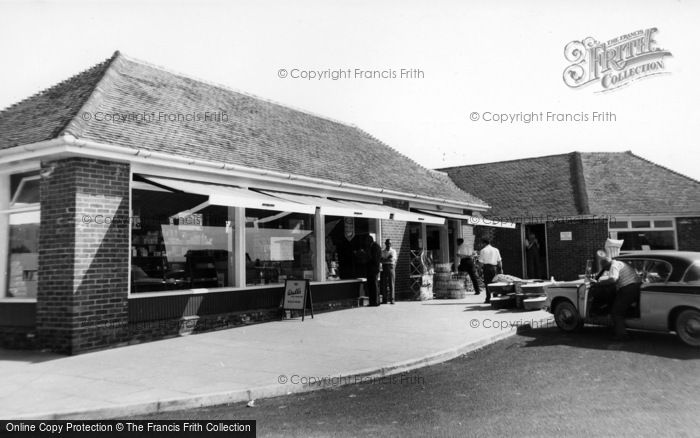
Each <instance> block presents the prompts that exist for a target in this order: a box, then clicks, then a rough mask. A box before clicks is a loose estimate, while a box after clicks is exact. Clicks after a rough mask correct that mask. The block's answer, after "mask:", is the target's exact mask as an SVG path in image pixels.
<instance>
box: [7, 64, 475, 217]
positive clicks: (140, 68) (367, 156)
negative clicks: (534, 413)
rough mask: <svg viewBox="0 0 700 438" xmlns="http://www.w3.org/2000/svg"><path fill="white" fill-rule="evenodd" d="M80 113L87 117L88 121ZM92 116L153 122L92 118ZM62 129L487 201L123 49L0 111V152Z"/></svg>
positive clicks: (367, 143)
mask: <svg viewBox="0 0 700 438" xmlns="http://www.w3.org/2000/svg"><path fill="white" fill-rule="evenodd" d="M207 112H208V113H226V116H227V118H226V119H221V120H219V121H208V122H204V121H178V122H168V121H159V120H157V119H158V117H159V114H160V113H163V114H165V115H166V116H167V115H172V114H175V115H177V114H184V115H191V114H196V113H200V114H204V113H207ZM85 113H90V114H91V115H92V117H90V118H89V120H86V119H87V117H83V116H84V114H85ZM97 113H104V114H111V113H119V114H140V115H143V114H146V115H148V116H150V115H151V114H155V117H153V118H154V119H155V120H150V121H144V120H143V116H141V118H140V119H136V120H131V121H126V122H123V123H117V122H107V121H102V122H100V121H97V120H95V115H96V114H97ZM62 134H71V135H73V136H74V137H76V138H78V139H83V140H92V141H97V142H102V143H107V144H113V145H119V146H126V147H130V148H139V149H147V150H150V151H158V152H162V153H167V154H172V155H178V156H183V157H190V158H195V159H200V160H208V161H216V162H224V163H228V164H235V165H241V166H246V167H250V168H254V169H265V170H272V171H277V172H283V173H290V174H295V175H301V176H308V177H313V178H322V179H327V180H333V181H342V182H345V183H351V184H357V185H361V186H365V187H375V188H382V189H388V190H394V191H399V192H404V193H412V194H417V195H423V196H429V197H435V198H440V199H449V200H454V201H459V202H462V203H465V204H467V203H468V204H479V205H483V204H484V202H483V201H481V200H480V199H478V198H477V197H475V196H473V195H470V194H468V193H466V192H464V191H462V190H460V189H459V188H458V187H457V186H456V185H455V184H454V183H453V182H452V181H451V180H450V179H449V178H446V177H444V176H441V175H439V174H437V173H436V172H433V171H431V170H429V169H426V168H424V167H422V166H420V165H418V164H417V163H415V162H414V161H412V160H411V159H409V158H407V157H405V156H403V155H401V154H400V153H398V152H397V151H396V150H394V149H392V148H391V147H389V146H387V145H386V144H384V143H382V142H381V141H379V140H377V139H376V138H374V137H372V136H371V135H369V134H367V133H365V132H364V131H362V130H361V129H358V128H356V127H353V126H349V125H346V124H343V123H340V122H337V121H333V120H330V119H327V118H324V117H320V116H317V115H312V114H310V113H307V112H304V111H300V110H296V109H291V108H288V107H285V106H283V105H279V104H276V103H272V102H269V101H267V100H264V99H260V98H257V97H253V96H250V95H247V94H243V93H240V92H236V91H233V90H230V89H227V88H225V87H222V86H218V85H212V84H209V83H205V82H202V81H199V80H195V79H191V78H188V77H185V76H183V75H180V74H176V73H172V72H169V71H166V70H164V69H162V68H159V67H155V66H152V65H150V64H147V63H144V62H140V61H136V60H133V59H131V58H128V57H126V56H124V55H121V54H120V53H119V52H116V53H115V54H114V56H113V57H112V58H111V59H110V60H108V61H106V62H104V63H102V64H100V65H98V66H95V67H93V68H91V69H90V70H87V71H85V72H83V73H81V74H79V75H77V76H75V77H73V78H71V79H69V80H67V81H65V82H62V83H60V84H58V85H56V86H54V87H52V88H50V89H48V90H46V91H43V92H41V93H39V94H37V95H35V96H32V97H30V98H28V99H26V100H24V101H23V102H20V103H18V104H16V105H13V106H11V107H9V108H8V109H6V110H4V111H2V112H0V149H4V148H9V147H12V146H16V145H22V144H29V143H34V142H38V141H42V140H48V139H51V138H54V137H57V136H59V135H62Z"/></svg>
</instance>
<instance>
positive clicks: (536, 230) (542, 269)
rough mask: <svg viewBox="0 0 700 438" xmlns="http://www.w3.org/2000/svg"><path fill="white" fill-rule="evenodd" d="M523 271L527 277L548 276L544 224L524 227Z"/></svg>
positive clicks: (541, 277)
mask: <svg viewBox="0 0 700 438" xmlns="http://www.w3.org/2000/svg"><path fill="white" fill-rule="evenodd" d="M524 245H525V251H524V252H525V273H526V274H527V275H526V277H527V278H529V279H534V278H540V279H547V278H549V272H548V269H547V235H546V228H545V225H544V224H531V225H528V226H526V227H525V239H524Z"/></svg>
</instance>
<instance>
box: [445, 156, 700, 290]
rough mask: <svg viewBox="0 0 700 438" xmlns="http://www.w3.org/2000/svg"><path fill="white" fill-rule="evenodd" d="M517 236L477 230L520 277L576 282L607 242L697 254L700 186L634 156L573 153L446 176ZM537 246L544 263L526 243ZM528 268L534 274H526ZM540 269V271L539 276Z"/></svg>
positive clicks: (629, 248) (468, 169) (457, 171)
mask: <svg viewBox="0 0 700 438" xmlns="http://www.w3.org/2000/svg"><path fill="white" fill-rule="evenodd" d="M442 170H443V171H444V172H447V174H448V175H449V176H450V178H452V180H453V181H454V182H455V183H456V184H457V185H458V186H460V187H462V188H469V192H470V193H473V194H474V195H476V196H478V197H479V198H481V199H483V200H484V201H486V202H487V203H488V204H489V205H491V207H492V208H491V210H489V213H488V215H489V216H493V218H492V219H495V220H507V221H511V222H516V223H517V227H516V228H514V229H494V228H491V229H487V230H486V229H478V227H477V230H475V233H476V234H477V236H479V235H481V234H484V233H486V234H488V235H491V236H492V237H493V238H494V239H495V244H496V246H498V247H499V248H500V249H501V254H502V256H503V258H504V266H505V270H506V271H507V272H508V273H511V274H514V275H517V276H522V277H528V276H529V277H530V278H533V277H540V278H549V277H551V276H553V277H555V278H556V279H574V278H577V276H578V275H579V274H583V273H584V271H585V269H586V262H587V260H588V259H592V258H593V256H594V254H595V251H596V249H599V248H602V247H603V245H604V244H605V242H606V240H607V239H608V238H612V239H615V240H624V244H623V246H622V248H621V251H628V252H630V251H641V250H669V249H670V250H688V251H700V182H698V181H696V180H694V179H692V178H689V177H687V176H685V175H681V174H679V173H677V172H674V171H672V170H669V169H667V168H665V167H662V166H660V165H658V164H655V163H652V162H650V161H648V160H646V159H644V158H642V157H639V156H637V155H634V154H633V153H632V152H630V151H627V152H618V153H584V152H572V153H568V154H561V155H551V156H545V157H537V158H527V159H521V160H512V161H503V162H495V163H486V164H476V165H469V166H457V167H450V168H446V169H442ZM530 232H532V233H534V235H535V236H536V238H537V241H538V242H539V246H540V251H539V253H538V254H537V257H538V258H539V260H537V261H535V262H534V263H533V260H529V261H528V256H530V257H531V258H532V259H534V255H535V252H534V251H532V252H529V253H528V252H527V250H526V244H527V242H526V237H527V236H528V235H529V233H530ZM528 267H529V268H530V271H535V272H530V273H528V272H527V271H528ZM538 268H539V269H538Z"/></svg>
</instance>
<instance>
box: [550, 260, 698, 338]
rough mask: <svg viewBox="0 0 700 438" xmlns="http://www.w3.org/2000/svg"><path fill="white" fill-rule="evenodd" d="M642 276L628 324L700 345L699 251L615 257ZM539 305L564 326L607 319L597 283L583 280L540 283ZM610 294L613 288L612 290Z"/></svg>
mask: <svg viewBox="0 0 700 438" xmlns="http://www.w3.org/2000/svg"><path fill="white" fill-rule="evenodd" d="M615 259H616V260H620V261H623V262H625V263H627V264H629V265H631V266H632V267H634V268H635V270H636V271H637V275H639V276H640V279H641V280H642V286H641V290H640V296H639V300H638V302H636V303H635V304H633V305H632V306H631V307H630V309H628V313H627V317H626V319H625V324H626V325H627V327H628V328H630V329H640V330H649V331H658V332H675V333H676V334H677V335H678V337H679V338H680V339H681V341H683V342H684V343H686V344H688V345H690V346H693V347H700V252H691V251H641V252H635V253H627V254H622V255H620V256H618V257H616V258H615ZM545 292H546V294H547V299H546V302H545V307H544V309H545V310H548V311H549V312H550V313H552V314H553V315H554V320H555V322H556V324H557V326H558V327H559V328H560V329H561V330H564V331H567V332H573V331H577V330H579V329H580V328H581V327H583V325H584V324H586V323H588V324H597V325H608V324H610V322H611V320H610V311H609V309H610V304H611V303H610V301H608V300H606V299H605V298H602V299H601V298H600V297H601V296H604V295H605V293H604V292H605V290H603V289H602V285H598V284H597V283H594V282H591V281H589V280H587V279H579V280H576V281H569V282H555V283H553V284H550V285H548V286H547V288H546V291H545ZM613 294H614V291H613Z"/></svg>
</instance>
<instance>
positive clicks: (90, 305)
mask: <svg viewBox="0 0 700 438" xmlns="http://www.w3.org/2000/svg"><path fill="white" fill-rule="evenodd" d="M42 173H43V175H44V176H42V179H41V185H40V196H41V227H40V235H39V274H38V275H39V284H38V292H37V315H36V326H37V336H38V343H39V345H40V346H42V347H44V348H48V349H51V350H53V351H56V352H61V353H67V354H74V353H79V352H82V351H87V350H92V349H97V348H103V347H106V346H109V345H114V344H117V343H120V342H124V341H125V340H126V337H127V329H126V327H127V322H128V314H127V306H128V302H127V295H128V267H129V248H130V243H129V224H128V216H129V166H128V164H120V163H111V162H106V161H100V160H91V159H84V158H69V159H65V160H58V161H53V162H47V163H42ZM105 218H106V219H107V220H106V221H105ZM112 218H116V220H113V221H110V219H112ZM105 222H110V223H105ZM105 324H108V325H111V326H120V327H124V329H122V330H110V331H104V330H96V329H95V327H100V326H104V325H105Z"/></svg>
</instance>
